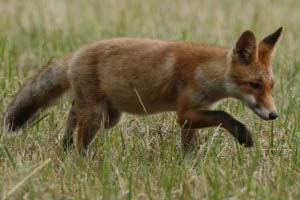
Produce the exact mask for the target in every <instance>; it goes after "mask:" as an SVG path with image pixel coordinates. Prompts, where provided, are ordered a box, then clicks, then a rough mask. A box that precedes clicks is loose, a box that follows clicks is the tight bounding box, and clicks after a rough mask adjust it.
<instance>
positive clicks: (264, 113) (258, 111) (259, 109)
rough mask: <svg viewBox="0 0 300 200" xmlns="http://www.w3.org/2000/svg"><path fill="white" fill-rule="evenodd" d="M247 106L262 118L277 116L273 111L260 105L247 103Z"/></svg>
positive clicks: (268, 118)
mask: <svg viewBox="0 0 300 200" xmlns="http://www.w3.org/2000/svg"><path fill="white" fill-rule="evenodd" d="M247 106H248V107H249V108H250V109H251V110H252V111H253V112H254V113H255V114H256V115H258V116H259V117H260V118H262V119H263V120H274V119H276V118H277V114H276V113H275V112H270V111H268V110H267V109H265V108H262V107H260V106H259V105H258V104H247Z"/></svg>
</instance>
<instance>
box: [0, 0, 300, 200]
mask: <svg viewBox="0 0 300 200" xmlns="http://www.w3.org/2000/svg"><path fill="white" fill-rule="evenodd" d="M299 8H300V1H297V0H287V1H275V0H263V1H262V0H253V1H234V0H223V1H219V0H191V1H180V0H165V1H161V0H151V1H150V0H149V1H139V0H125V1H119V0H101V1H100V0H99V1H96V0H94V1H84V0H64V1H63V0H52V1H47V0H28V1H20V0H10V1H6V0H1V1H0V13H1V17H0V97H1V98H0V113H2V112H4V110H5V108H6V106H7V105H8V103H9V102H10V101H11V99H12V96H13V95H14V93H15V92H16V90H17V89H18V88H19V87H20V85H21V84H22V83H23V82H24V81H25V80H26V79H27V78H28V77H30V76H31V75H32V74H33V73H34V72H35V71H36V70H37V69H39V68H40V67H42V66H43V64H45V63H47V62H48V61H49V60H50V59H53V58H59V57H61V56H62V55H64V54H65V53H67V52H69V51H72V50H75V49H77V48H78V47H80V46H81V45H82V44H85V43H89V42H92V41H96V40H101V39H104V38H111V37H119V36H135V37H152V38H153V37H154V38H161V39H176V40H194V41H204V42H209V43H213V44H220V45H224V46H229V47H231V46H233V45H234V43H235V41H236V39H237V38H238V36H239V34H240V33H241V32H242V31H244V30H245V29H251V30H253V31H254V32H255V33H256V34H257V36H258V37H264V36H266V35H268V34H270V33H272V32H273V31H275V30H276V29H277V28H278V27H279V26H282V25H283V26H284V27H285V31H284V34H283V38H282V40H281V41H280V43H279V45H278V49H277V54H276V56H275V58H274V60H273V67H274V73H275V76H276V86H275V91H274V97H275V100H276V104H277V107H278V110H279V114H280V117H279V119H278V120H276V121H274V122H266V121H262V120H261V119H259V118H258V117H257V116H255V115H254V114H253V113H252V112H251V111H249V109H247V108H245V107H244V106H243V105H242V104H241V103H238V102H237V101H235V100H226V101H224V102H223V103H222V104H220V105H219V106H218V109H222V110H226V111H228V112H230V113H231V114H233V115H234V116H236V117H237V118H238V119H240V120H242V121H244V122H246V124H247V125H248V127H249V128H250V129H251V130H252V132H253V136H254V138H255V143H256V147H255V148H252V149H245V148H243V147H240V146H239V145H238V144H237V143H236V142H235V141H234V139H233V138H232V137H231V136H230V135H229V134H228V133H227V132H225V131H223V130H222V129H218V128H214V129H205V130H202V131H199V139H198V144H199V148H198V149H196V150H195V151H193V152H192V153H190V154H188V155H183V154H182V151H181V146H180V135H179V127H178V126H177V124H176V118H175V115H174V114H173V113H165V114H161V115H155V116H148V117H135V116H129V115H125V116H123V119H122V122H121V123H120V124H119V125H118V126H116V127H115V128H113V129H111V130H106V131H102V132H101V134H98V135H97V138H96V139H95V140H94V142H93V144H92V145H91V147H90V152H89V154H88V156H87V157H86V158H84V157H81V156H79V155H78V154H76V153H74V152H73V153H69V154H66V153H64V152H63V150H62V147H61V145H60V142H61V137H62V133H63V128H64V125H65V121H66V117H67V112H68V109H69V108H70V99H69V97H68V96H66V97H65V98H64V99H63V100H62V101H60V102H59V103H58V104H57V105H56V106H54V107H52V108H51V109H48V110H47V111H46V112H43V113H41V114H40V115H39V116H38V118H37V119H36V120H35V121H33V122H32V123H30V124H29V125H28V126H27V127H26V128H24V129H23V130H22V131H21V132H22V133H20V134H18V135H8V134H5V132H4V131H3V130H2V128H1V129H0V199H1V198H2V199H300V148H299V147H300V125H299V121H300V112H299V111H300V95H299V94H300V72H299V70H300V55H299V52H300V51H299V50H300V39H299V31H300V23H299V18H300V14H299ZM0 121H1V122H0V125H1V127H2V121H3V120H2V116H1V117H0Z"/></svg>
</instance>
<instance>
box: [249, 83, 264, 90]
mask: <svg viewBox="0 0 300 200" xmlns="http://www.w3.org/2000/svg"><path fill="white" fill-rule="evenodd" d="M249 85H250V86H251V87H252V88H253V89H255V90H260V89H261V88H262V86H261V84H259V83H254V82H250V83H249Z"/></svg>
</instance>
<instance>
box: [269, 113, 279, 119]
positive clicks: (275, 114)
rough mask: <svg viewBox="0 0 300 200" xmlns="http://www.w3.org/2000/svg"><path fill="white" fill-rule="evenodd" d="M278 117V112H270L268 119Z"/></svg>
mask: <svg viewBox="0 0 300 200" xmlns="http://www.w3.org/2000/svg"><path fill="white" fill-rule="evenodd" d="M277 117H278V114H277V113H276V112H270V114H269V119H270V120H274V119H276V118H277Z"/></svg>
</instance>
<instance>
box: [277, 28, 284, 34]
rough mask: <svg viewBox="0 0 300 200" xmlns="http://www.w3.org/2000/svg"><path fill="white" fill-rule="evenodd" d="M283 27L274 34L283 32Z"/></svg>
mask: <svg viewBox="0 0 300 200" xmlns="http://www.w3.org/2000/svg"><path fill="white" fill-rule="evenodd" d="M283 29H284V28H283V26H281V27H280V28H279V29H277V31H276V32H275V33H278V34H281V32H282V31H283Z"/></svg>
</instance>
